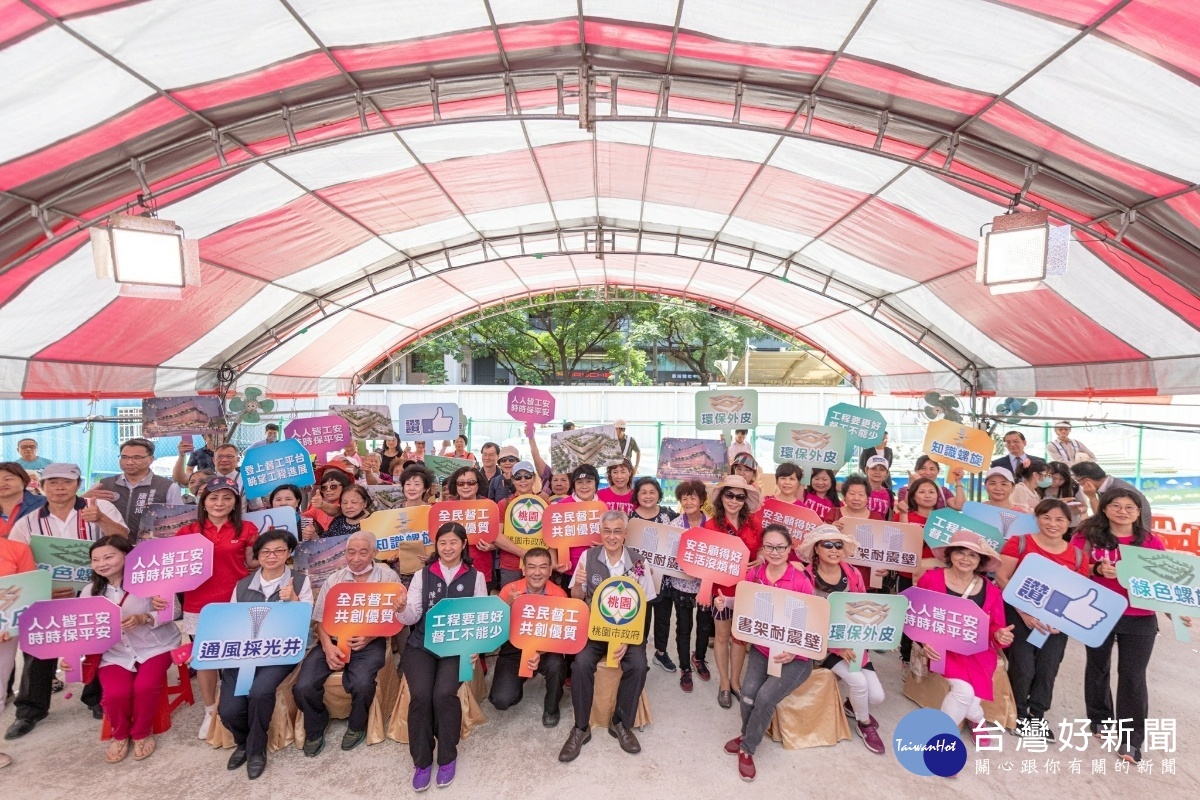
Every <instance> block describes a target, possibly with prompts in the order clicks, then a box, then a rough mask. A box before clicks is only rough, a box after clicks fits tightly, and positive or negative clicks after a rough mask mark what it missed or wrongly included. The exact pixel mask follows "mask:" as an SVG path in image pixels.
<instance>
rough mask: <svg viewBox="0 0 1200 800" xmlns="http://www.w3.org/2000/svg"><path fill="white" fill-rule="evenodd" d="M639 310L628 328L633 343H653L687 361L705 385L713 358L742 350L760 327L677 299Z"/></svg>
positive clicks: (713, 362)
mask: <svg viewBox="0 0 1200 800" xmlns="http://www.w3.org/2000/svg"><path fill="white" fill-rule="evenodd" d="M650 308H651V309H652V313H649V314H645V313H643V314H641V315H640V316H639V317H638V319H637V321H636V322H635V324H634V325H633V326H632V328H631V330H630V337H631V338H632V339H633V342H634V343H635V344H640V345H642V346H643V347H652V346H653V345H654V344H655V342H657V343H658V349H659V351H660V352H662V353H665V354H667V355H669V356H672V357H674V358H675V359H677V360H679V361H681V362H683V363H684V364H687V365H688V366H689V367H690V368H691V370H692V372H694V373H696V375H697V376H699V378H700V383H702V384H704V385H706V386H707V385H708V383H709V382H710V381H712V380H713V378H714V377H715V374H714V373H715V370H716V361H717V359H719V358H723V357H724V356H726V355H727V354H728V353H729V352H730V351H731V350H732V351H733V352H734V353H741V352H742V351H743V349H744V348H745V346H746V340H747V339H748V338H755V337H757V336H759V335H761V334H760V330H759V329H758V328H757V327H755V326H753V325H749V324H746V323H744V322H738V321H735V320H731V319H727V318H725V317H719V316H717V315H715V314H710V313H708V311H707V310H706V309H703V308H701V307H699V306H696V305H694V304H692V303H685V302H682V301H680V302H676V303H670V304H667V305H661V306H652V307H650Z"/></svg>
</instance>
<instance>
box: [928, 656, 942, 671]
mask: <svg viewBox="0 0 1200 800" xmlns="http://www.w3.org/2000/svg"><path fill="white" fill-rule="evenodd" d="M929 671H930V672H936V673H937V674H938V675H945V674H946V656H945V655H943V656H942V657H941V658H939V659H937V660H936V661H935V660H934V659H930V660H929Z"/></svg>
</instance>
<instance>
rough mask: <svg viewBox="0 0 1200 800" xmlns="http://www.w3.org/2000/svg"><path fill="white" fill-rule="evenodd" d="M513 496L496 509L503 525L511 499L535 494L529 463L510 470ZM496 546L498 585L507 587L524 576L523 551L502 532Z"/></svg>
mask: <svg viewBox="0 0 1200 800" xmlns="http://www.w3.org/2000/svg"><path fill="white" fill-rule="evenodd" d="M512 485H513V490H514V491H513V494H512V496H511V497H505V498H504V499H503V500H501V501H500V502H499V503H497V504H496V505H497V507H498V508H499V509H500V520H501V523H503V520H504V514H505V513H506V512H507V511H508V504H509V503H510V502H511V501H512V500H513V498H516V497H520V496H521V495H523V494H537V492H538V486H537V480H536V478H535V477H534V467H533V464H532V463H531V462H529V461H518V462H517V463H516V464H513V468H512ZM496 546H497V547H498V548H500V585H501V586H507V585H508V584H510V583H512V582H513V581H519V580H520V579H521V578H523V577H524V576H525V574H524V573H523V572H522V571H521V557H522V556H523V555H525V551H524V550H523V549H521V548H520V547H518V546H517V545H516V544H514V543H513V541H512V540H511V539H509V538H508V537H507V536H505V535H504V533H503V531H502V532H501V533H500V535H499V536H497V537H496Z"/></svg>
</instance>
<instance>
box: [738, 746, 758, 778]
mask: <svg viewBox="0 0 1200 800" xmlns="http://www.w3.org/2000/svg"><path fill="white" fill-rule="evenodd" d="M738 775H741V776H742V780H744V781H746V782H747V783H748V782H750V781H752V780H754V775H755V769H754V756H752V755H750V754H749V753H744V752H742V751H741V750H738Z"/></svg>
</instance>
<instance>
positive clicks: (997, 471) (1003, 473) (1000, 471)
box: [983, 467, 1016, 483]
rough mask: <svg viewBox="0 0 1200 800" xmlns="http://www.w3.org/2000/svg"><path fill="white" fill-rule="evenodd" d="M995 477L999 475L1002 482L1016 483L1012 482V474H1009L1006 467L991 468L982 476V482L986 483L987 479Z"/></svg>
mask: <svg viewBox="0 0 1200 800" xmlns="http://www.w3.org/2000/svg"><path fill="white" fill-rule="evenodd" d="M995 475H999V476H1000V477H1001V478H1004V480H1006V481H1008V482H1009V483H1016V481H1014V480H1013V474H1012V472H1010V471H1009V470H1008V469H1007V468H1006V467H992V468H991V469H989V470H988V471H987V472H986V473H985V474H984V476H983V482H984V483H987V479H988V478H991V477H993V476H995Z"/></svg>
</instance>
